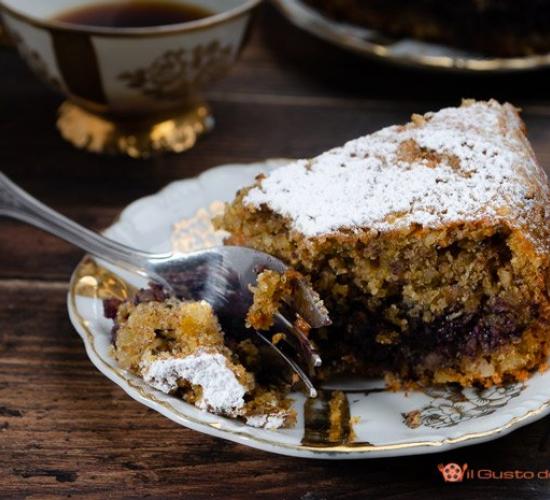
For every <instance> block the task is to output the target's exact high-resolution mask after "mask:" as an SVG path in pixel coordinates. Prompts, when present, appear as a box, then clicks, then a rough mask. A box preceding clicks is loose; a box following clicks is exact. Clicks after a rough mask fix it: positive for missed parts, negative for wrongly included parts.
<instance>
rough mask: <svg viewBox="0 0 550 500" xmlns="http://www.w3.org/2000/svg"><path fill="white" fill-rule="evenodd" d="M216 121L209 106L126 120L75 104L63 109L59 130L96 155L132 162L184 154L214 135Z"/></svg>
mask: <svg viewBox="0 0 550 500" xmlns="http://www.w3.org/2000/svg"><path fill="white" fill-rule="evenodd" d="M213 126H214V119H213V117H212V115H211V113H210V109H209V107H208V106H207V105H206V104H205V103H198V104H196V105H194V106H192V107H188V108H185V109H184V110H183V111H182V112H180V113H174V112H172V113H171V114H169V115H164V116H159V115H157V116H155V117H154V118H147V119H143V118H125V119H118V118H113V117H112V116H107V115H99V114H95V113H92V112H90V111H87V110H85V109H83V108H81V107H80V106H78V105H76V104H74V103H73V102H71V101H65V102H64V103H63V104H62V105H61V107H60V108H59V117H58V120H57V127H58V129H59V131H60V132H61V135H62V136H63V138H64V139H66V140H67V141H69V142H70V143H71V144H73V145H74V146H76V147H77V148H80V149H85V150H87V151H91V152H94V153H103V154H123V155H128V156H131V157H132V158H148V157H150V156H153V155H156V154H160V153H165V152H172V153H181V152H182V151H185V150H187V149H190V148H192V147H193V146H194V145H195V142H196V141H197V139H198V137H199V136H201V135H202V134H204V133H205V132H208V131H210V130H211V129H212V128H213Z"/></svg>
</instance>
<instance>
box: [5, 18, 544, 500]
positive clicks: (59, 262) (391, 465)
mask: <svg viewBox="0 0 550 500" xmlns="http://www.w3.org/2000/svg"><path fill="white" fill-rule="evenodd" d="M549 84H550V73H549V72H548V71H545V72H539V73H529V74H524V75H500V76H483V77H480V76H456V75H438V74H434V73H428V72H417V71H410V70H402V69H399V68H394V67H391V66H386V65H382V64H378V63H373V62H369V61H364V60H361V59H359V58H357V57H356V56H352V55H348V54H345V53H343V52H341V51H339V50H337V49H335V48H332V47H330V46H328V45H326V44H325V43H322V42H320V41H317V40H316V39H314V38H312V37H310V36H308V35H306V34H303V33H301V32H299V31H298V30H296V29H295V28H293V27H292V26H291V25H290V24H288V23H287V22H286V21H285V20H283V19H282V18H281V17H280V16H279V15H278V14H277V13H276V12H275V11H274V10H273V9H271V8H264V9H263V10H262V12H261V15H260V16H259V18H258V22H257V24H256V27H255V30H254V32H253V37H252V40H251V43H250V45H249V46H248V48H247V49H246V50H245V52H244V54H243V58H242V60H241V62H240V63H239V65H238V66H237V67H235V69H234V70H233V72H232V73H231V74H230V75H229V76H228V77H227V78H226V79H224V80H223V81H222V82H220V83H219V84H217V85H216V86H215V87H213V88H211V89H210V90H209V92H208V98H209V100H210V102H211V103H212V105H213V108H214V112H215V115H216V119H217V126H216V129H215V130H214V132H213V133H212V134H210V135H209V136H207V137H205V138H204V139H203V140H202V141H201V142H200V143H199V144H198V145H197V146H196V147H195V148H194V149H193V150H192V151H190V152H188V153H185V154H182V155H179V156H167V157H163V158H158V159H155V160H151V161H141V162H139V161H133V160H127V159H123V158H104V157H98V156H93V155H88V154H85V153H82V152H79V151H76V150H74V149H72V148H71V147H70V146H69V145H67V144H66V143H64V142H63V141H62V140H61V139H60V137H59V136H58V134H57V132H56V130H55V128H54V126H53V123H54V118H55V113H56V108H57V106H58V105H59V103H60V98H59V97H58V96H56V95H54V94H53V93H51V92H50V91H49V90H48V89H46V88H45V87H44V86H42V85H41V84H40V83H39V82H37V81H36V80H35V78H34V77H33V76H32V75H31V74H30V72H29V71H28V70H27V68H26V67H25V66H24V64H23V63H22V62H21V61H20V60H19V58H18V57H17V56H16V54H15V53H14V52H13V51H12V50H11V49H8V48H3V49H2V48H0V165H1V169H2V170H3V171H5V172H6V173H7V174H8V175H10V176H11V177H12V178H13V179H14V180H16V181H17V182H19V183H20V184H21V185H22V186H23V187H25V188H26V189H28V190H29V191H31V192H32V193H33V194H35V195H36V196H38V197H39V198H41V199H42V200H44V201H45V202H46V203H48V204H50V205H52V206H53V207H55V208H56V209H58V210H60V211H61V212H63V213H65V214H67V215H68V216H70V217H72V218H74V219H76V220H78V221H79V222H81V223H83V224H84V225H87V226H89V227H92V228H95V229H101V228H104V227H106V226H108V225H109V224H110V223H111V222H112V221H113V219H114V218H115V217H116V215H117V213H118V212H119V211H120V210H121V209H122V208H123V207H124V206H125V205H127V204H128V203H129V202H131V201H132V200H134V199H136V198H138V197H141V196H144V195H147V194H151V193H154V192H155V191H156V190H157V189H159V188H160V187H162V186H164V185H165V184H166V183H168V182H170V181H172V180H174V179H180V178H184V177H190V176H194V175H196V174H197V173H199V172H201V171H204V170H205V169H207V168H209V167H213V166H216V165H219V164H223V163H230V162H233V161H253V160H258V159H263V158H266V157H300V156H308V155H313V154H316V153H318V152H321V151H323V150H325V149H327V148H329V147H332V146H336V145H339V144H340V143H342V142H344V141H345V140H347V139H351V138H353V137H355V136H358V135H361V134H364V133H366V132H370V131H373V130H375V129H377V128H379V127H381V126H386V125H390V124H392V123H394V122H400V121H405V120H406V119H407V118H408V116H409V115H410V114H411V113H412V112H425V111H428V110H432V109H437V108H439V107H441V106H443V105H449V104H456V103H458V102H459V100H460V98H461V97H475V98H487V97H496V98H499V99H506V100H510V101H511V102H513V103H514V104H516V105H518V106H521V107H522V108H523V109H524V119H525V121H526V123H527V125H528V127H529V131H530V138H531V140H532V143H533V147H534V149H535V151H536V153H537V155H538V157H539V159H540V161H541V162H542V163H543V164H544V165H546V166H550V95H549V89H550V85H549ZM81 255H82V254H81V252H80V251H78V250H76V249H74V248H72V247H70V246H69V245H67V244H65V243H63V242H61V241H59V240H56V239H55V238H53V237H50V236H48V235H45V234H43V233H41V232H39V231H37V230H35V229H33V228H30V227H28V226H24V225H22V224H20V223H17V222H14V221H10V220H1V221H0V496H2V497H27V496H28V497H36V498H47V497H58V496H80V495H86V496H95V497H97V498H106V497H121V496H125V497H143V496H155V497H169V496H185V497H189V498H195V497H226V498H243V497H250V496H255V495H256V496H260V495H261V496H265V497H274V498H303V499H308V500H315V499H322V498H354V497H371V498H373V497H380V498H429V497H430V496H431V497H434V498H440V497H449V498H486V499H492V498H494V499H497V498H514V499H517V498H550V480H530V481H525V480H524V481H521V480H513V481H468V482H466V483H463V484H454V485H453V484H444V483H443V482H442V480H441V478H440V475H439V473H438V471H437V469H436V466H437V464H438V463H441V462H443V463H446V462H449V461H453V462H458V463H461V464H462V463H464V462H467V463H468V464H469V466H470V467H474V468H491V469H495V470H515V469H519V470H535V471H538V470H545V469H548V468H550V429H549V424H550V418H546V419H543V420H540V421H538V422H536V423H534V424H532V425H530V426H527V427H524V428H521V429H519V430H517V431H515V432H514V433H512V434H510V435H508V436H506V437H503V438H502V439H499V440H496V441H493V442H490V443H486V444H482V445H478V446H473V447H469V448H462V449H457V450H456V451H451V452H448V453H444V454H436V455H424V456H418V457H404V458H395V459H384V460H361V461H353V462H346V461H339V462H329V461H314V460H313V461H312V460H309V461H308V460H303V459H295V458H286V457H281V456H276V455H270V454H267V453H265V452H262V451H256V450H252V449H249V448H246V447H244V446H240V445H236V444H233V443H230V442H226V441H223V440H220V439H216V438H212V437H209V436H204V435H201V434H198V433H195V432H193V431H191V430H187V429H185V428H182V427H179V426H177V425H176V424H174V423H172V422H171V421H169V420H167V419H166V418H164V417H162V416H161V415H159V414H157V413H155V412H154V411H152V410H149V409H147V408H145V407H144V406H142V405H140V404H138V403H137V402H135V401H133V400H131V399H130V398H129V397H128V396H126V394H124V393H123V391H122V390H121V389H119V388H118V387H117V386H115V385H114V384H112V383H111V382H110V381H109V380H107V379H106V378H105V377H103V376H102V375H101V374H100V373H99V372H98V371H97V370H96V369H95V368H94V367H93V366H92V364H91V363H90V361H89V360H88V358H87V356H86V354H85V352H84V347H83V345H82V342H81V341H80V338H79V337H78V335H77V334H76V333H75V332H74V330H73V328H72V326H71V324H70V322H69V319H68V316H67V312H66V306H65V295H66V292H67V281H68V278H69V276H70V273H71V271H72V269H73V268H74V266H75V264H76V263H77V262H78V260H79V259H80V257H81Z"/></svg>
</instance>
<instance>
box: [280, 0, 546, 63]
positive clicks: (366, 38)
mask: <svg viewBox="0 0 550 500" xmlns="http://www.w3.org/2000/svg"><path fill="white" fill-rule="evenodd" d="M273 2H274V3H275V5H276V6H277V7H278V8H279V10H280V11H281V12H282V13H283V14H284V15H285V16H286V17H287V18H288V19H289V20H290V21H291V22H292V23H293V24H295V25H296V26H298V27H299V28H301V29H303V30H305V31H308V32H309V33H311V34H313V35H316V36H318V37H320V38H322V39H324V40H326V41H327V42H330V43H332V44H334V45H338V46H339V47H341V48H343V49H346V50H350V51H352V52H356V53H358V54H361V55H364V56H366V57H371V58H376V59H382V60H385V61H388V62H391V63H395V64H400V65H404V66H416V67H420V68H431V69H438V70H446V71H455V72H456V71H458V72H512V71H526V70H534V69H540V68H545V67H549V66H550V54H542V55H533V56H525V57H509V58H497V57H489V56H484V55H481V54H476V53H474V52H470V51H467V50H461V49H457V48H453V47H450V46H447V45H442V44H437V43H428V42H422V41H418V40H414V39H410V38H401V39H396V38H391V37H388V36H387V35H383V34H381V33H380V32H378V31H375V30H370V29H366V28H363V27H359V26H355V25H351V24H346V23H342V22H338V21H335V20H333V19H330V18H328V17H325V16H323V15H322V14H321V13H320V12H318V11H317V10H315V9H313V8H311V7H309V6H307V5H305V4H303V3H302V2H300V0H273Z"/></svg>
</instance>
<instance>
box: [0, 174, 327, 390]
mask: <svg viewBox="0 0 550 500" xmlns="http://www.w3.org/2000/svg"><path fill="white" fill-rule="evenodd" d="M0 215H4V216H8V217H12V218H15V219H19V220H21V221H24V222H27V223H29V224H31V225H33V226H36V227H38V228H40V229H43V230H44V231H46V232H48V233H51V234H53V235H55V236H58V237H59V238H62V239H64V240H65V241H67V242H69V243H72V244H73V245H75V246H77V247H79V248H81V249H83V250H85V251H86V252H88V253H90V254H91V255H93V256H94V257H97V258H100V259H103V260H105V261H107V262H110V263H111V264H114V265H115V266H118V267H121V268H123V269H125V270H127V271H130V272H132V273H136V274H138V275H140V276H142V277H145V278H147V279H148V280H149V281H151V282H152V283H156V284H158V285H160V286H162V287H163V288H164V289H165V290H166V292H167V293H169V294H173V295H175V296H177V297H180V298H183V299H190V300H206V301H207V302H209V303H210V304H211V305H212V307H213V309H214V311H215V313H216V314H217V316H218V317H219V319H220V322H221V324H222V327H223V328H224V331H225V333H226V336H228V335H229V337H230V338H235V339H237V340H241V339H244V338H252V339H253V341H254V343H255V344H256V345H257V346H258V347H259V348H260V352H261V355H262V363H265V364H267V365H269V366H272V367H274V369H275V370H283V368H287V369H290V373H293V374H295V375H297V376H298V378H299V380H301V381H302V383H303V384H304V386H305V388H306V390H307V392H308V393H309V395H310V397H316V395H317V391H316V389H315V387H314V385H313V383H312V382H311V380H310V378H309V377H308V375H306V373H305V372H304V370H303V369H302V367H301V366H300V364H298V362H297V361H296V360H295V359H293V358H294V357H297V359H298V360H300V361H301V364H302V365H305V366H306V367H307V369H308V370H309V373H310V374H311V372H312V371H313V369H314V368H315V367H318V366H320V365H321V362H322V361H321V358H320V356H319V354H318V352H317V350H316V348H315V346H314V344H313V343H312V342H311V341H310V340H309V339H308V338H307V336H306V335H305V334H304V333H303V332H302V331H301V329H299V328H297V327H295V326H294V323H295V319H296V317H297V316H296V315H299V316H300V317H301V318H303V319H304V320H305V321H306V322H307V323H308V324H309V326H310V327H311V328H320V327H322V326H326V325H329V324H330V319H329V317H328V314H327V311H326V309H325V308H324V306H323V305H322V302H321V301H320V299H319V296H318V295H317V294H316V293H315V292H314V291H313V290H312V289H311V288H310V287H309V286H308V285H307V284H306V283H305V282H300V283H299V286H298V287H297V290H296V293H295V294H294V296H293V298H292V300H291V302H290V303H289V304H287V305H288V308H287V309H289V310H290V311H291V312H290V316H291V317H288V316H289V313H288V312H285V315H283V314H281V313H278V314H277V315H276V317H275V320H276V328H278V330H277V331H281V330H282V331H283V332H284V333H286V334H287V335H285V338H286V339H287V343H288V345H289V346H290V349H286V350H285V349H282V348H281V349H280V348H279V347H278V345H279V344H278V345H277V346H276V345H274V344H273V343H272V342H271V340H270V339H269V337H268V336H267V335H264V334H263V333H261V332H257V331H256V332H255V333H252V334H251V333H250V331H249V330H246V329H245V328H244V323H245V316H246V313H247V311H248V309H249V307H250V306H251V305H252V293H251V291H250V285H253V284H255V283H256V279H257V276H258V273H259V272H261V271H263V270H266V269H271V270H274V271H277V272H281V273H282V272H284V271H285V270H287V266H286V265H285V264H284V263H283V262H281V261H280V260H278V259H276V258H275V257H273V256H271V255H268V254H266V253H262V252H258V251H256V250H252V249H249V248H244V247H235V246H220V247H214V248H209V249H206V250H201V251H198V252H193V253H189V254H181V253H177V254H176V253H167V254H153V253H148V252H144V251H141V250H137V249H135V248H131V247H129V246H126V245H124V244H121V243H118V242H116V241H114V240H111V239H109V238H106V237H104V236H101V235H100V234H98V233H95V232H93V231H90V230H89V229H86V228H84V227H82V226H80V225H79V224H77V223H76V222H74V221H72V220H70V219H68V218H67V217H65V216H63V215H61V214H59V213H58V212H56V211H54V210H52V209H51V208H49V207H47V206H46V205H44V204H43V203H41V202H39V201H38V200H36V199H35V198H33V197H32V196H31V195H29V194H28V193H27V192H25V191H24V190H22V189H21V188H20V187H18V186H17V185H16V184H15V183H13V182H12V181H11V180H10V179H8V178H7V177H6V176H5V175H4V174H3V173H2V172H0ZM292 316H294V317H292ZM283 350H285V352H283ZM291 356H292V357H291ZM282 375H283V374H282V373H281V376H282Z"/></svg>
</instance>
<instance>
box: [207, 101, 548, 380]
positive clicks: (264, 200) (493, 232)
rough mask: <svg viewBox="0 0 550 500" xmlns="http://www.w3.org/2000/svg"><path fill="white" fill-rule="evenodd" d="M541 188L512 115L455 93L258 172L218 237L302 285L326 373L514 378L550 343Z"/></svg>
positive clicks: (539, 364)
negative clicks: (319, 304)
mask: <svg viewBox="0 0 550 500" xmlns="http://www.w3.org/2000/svg"><path fill="white" fill-rule="evenodd" d="M549 217H550V191H549V187H548V182H547V178H546V175H545V173H544V171H543V170H542V169H541V168H540V166H539V165H538V163H537V161H536V158H535V155H534V153H533V151H532V149H531V147H530V145H529V142H528V140H527V137H526V133H525V127H524V125H523V122H522V121H521V119H520V117H519V114H518V111H517V110H516V109H515V108H514V107H513V106H511V105H510V104H499V103H498V102H496V101H493V100H492V101H488V102H476V101H464V102H463V103H462V105H461V106H460V107H456V108H446V109H442V110H440V111H438V112H435V113H427V114H425V115H423V116H421V115H414V116H413V119H412V121H411V122H410V123H407V124H405V125H396V126H391V127H387V128H385V129H382V130H380V131H379V132H376V133H373V134H371V135H367V136H365V137H361V138H359V139H356V140H353V141H350V142H348V143H347V144H345V145H344V146H342V147H339V148H335V149H332V150H330V151H328V152H326V153H324V154H321V155H320V156H318V157H316V158H313V159H310V160H299V161H295V162H292V163H290V164H288V165H287V166H284V167H281V168H278V169H276V170H274V171H273V172H271V173H270V174H269V175H264V176H260V177H258V178H257V181H256V183H255V184H254V185H252V186H249V187H245V188H243V189H242V190H241V191H240V192H239V193H238V194H237V196H236V199H235V200H234V201H233V202H232V203H230V204H229V205H227V207H226V210H225V213H224V215H223V216H222V217H221V218H219V219H218V220H217V221H215V222H216V224H217V226H218V227H220V228H222V229H224V230H226V231H228V232H229V233H230V237H229V238H228V243H230V244H236V245H245V246H250V247H252V248H256V249H258V250H261V251H264V252H267V253H270V254H272V255H274V256H276V257H278V258H280V259H281V260H283V261H285V262H286V263H287V264H289V265H290V266H292V267H293V268H294V269H296V270H297V271H298V272H300V273H301V274H303V275H305V276H306V277H307V278H309V280H310V281H311V283H312V285H313V287H314V289H315V290H316V291H317V292H318V293H319V295H320V296H321V299H322V300H323V301H324V303H325V305H326V306H327V308H328V310H329V312H330V315H331V318H332V320H333V327H332V328H328V329H325V330H324V331H319V332H312V334H311V335H312V339H313V341H315V342H316V344H317V346H318V348H319V350H320V353H321V356H322V358H323V367H322V368H321V370H320V375H321V376H329V375H330V374H332V373H335V372H345V373H360V374H365V375H375V376H378V375H381V374H384V375H386V376H387V378H388V380H389V381H390V382H391V384H392V385H393V386H397V385H403V384H422V385H427V384H433V383H447V382H455V383H459V384H461V385H463V386H471V385H474V384H475V385H484V386H488V385H492V384H501V383H504V382H507V381H512V380H524V379H525V378H526V377H528V376H529V374H530V373H532V372H533V371H535V370H542V369H545V368H546V361H547V356H548V354H549V351H550V328H549V327H550V303H549V297H548V293H549V292H548V290H549V287H548V281H549V276H550V250H549V248H550V224H549Z"/></svg>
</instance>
